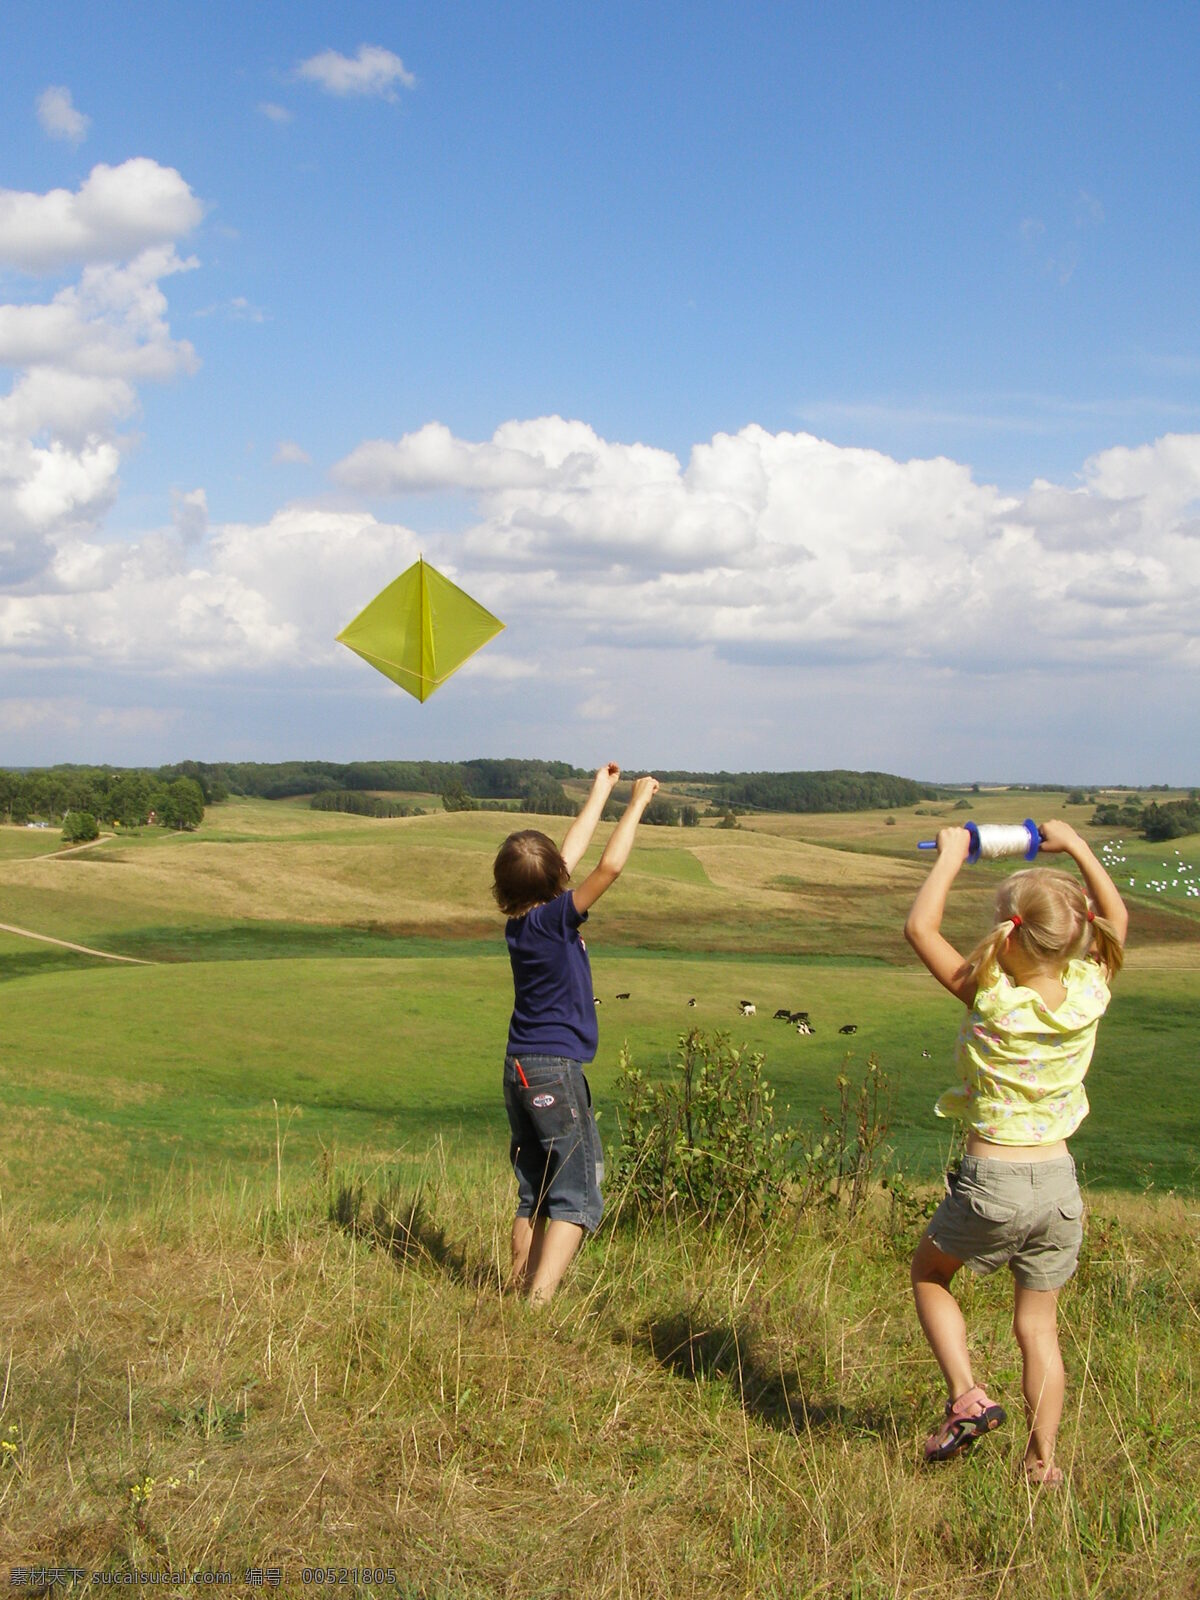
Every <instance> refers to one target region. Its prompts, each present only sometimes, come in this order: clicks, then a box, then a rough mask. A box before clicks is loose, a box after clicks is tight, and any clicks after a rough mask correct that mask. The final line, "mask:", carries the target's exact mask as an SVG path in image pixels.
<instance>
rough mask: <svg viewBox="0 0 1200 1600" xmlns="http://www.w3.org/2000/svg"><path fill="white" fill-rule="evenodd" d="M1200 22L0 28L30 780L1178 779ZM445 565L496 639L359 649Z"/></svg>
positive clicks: (1196, 340)
mask: <svg viewBox="0 0 1200 1600" xmlns="http://www.w3.org/2000/svg"><path fill="white" fill-rule="evenodd" d="M1198 69H1200V22H1198V21H1197V17H1196V13H1195V11H1194V8H1191V7H1185V6H1182V5H1180V6H1173V5H1156V6H1153V7H1150V8H1143V9H1142V10H1141V11H1140V12H1138V11H1133V10H1131V9H1129V8H1124V7H1115V6H1108V5H1100V6H1094V5H1093V6H1087V7H1084V6H1058V7H1052V8H1047V7H1041V6H1032V5H1008V6H1005V7H1003V8H999V7H997V8H990V10H985V8H981V7H962V6H951V5H929V6H923V7H907V6H900V5H887V4H875V5H866V4H864V5H847V6H842V7H836V8H830V7H816V6H805V5H798V6H782V5H754V4H751V5H747V6H743V7H739V8H736V9H735V8H733V7H731V6H717V5H703V4H701V5H696V4H692V5H686V6H685V5H673V4H656V5H646V4H637V5H634V4H614V5H608V6H604V7H584V6H582V5H575V4H553V5H552V4H548V3H547V4H543V5H520V4H517V5H506V6H496V5H491V6H484V5H480V4H454V3H448V4H445V5H441V6H436V7H430V6H420V7H418V6H408V5H403V4H388V5H382V4H340V5H338V6H336V7H331V6H329V5H320V6H318V5H315V4H303V3H289V4H287V5H272V4H258V5H254V6H244V5H238V6H235V5H232V4H224V3H215V4H213V3H210V4H205V5H200V4H193V3H191V0H179V3H176V4H174V5H172V6H169V7H159V8H150V7H143V6H134V5H121V4H117V5H114V6H108V7H104V8H96V7H94V6H84V5H82V4H74V3H67V4H65V5H64V6H62V7H60V8H59V9H58V11H57V12H56V25H55V26H54V27H53V28H48V27H47V26H46V25H45V20H44V10H43V9H42V8H39V7H35V6H33V5H30V4H25V3H23V0H16V3H12V0H10V4H8V5H7V6H6V7H5V9H4V12H3V14H2V15H0V149H2V150H3V155H4V160H3V166H2V167H0V661H2V671H3V676H2V678H0V761H3V762H6V763H9V764H17V763H26V762H43V761H52V760H104V759H107V760H111V761H115V762H122V763H135V762H157V761H162V760H169V759H175V758H179V757H183V756H188V755H192V756H198V757H201V758H208V759H216V758H219V757H222V756H228V757H247V758H259V759H264V760H269V759H282V758H285V757H289V756H325V757H328V758H331V759H337V758H343V757H346V758H348V757H351V756H388V755H394V756H401V755H424V756H444V757H453V756H470V755H481V754H492V755H505V754H524V755H543V756H555V757H560V758H564V759H567V760H572V761H577V762H579V763H581V764H593V763H595V762H598V761H600V760H602V759H607V758H608V757H610V756H611V757H614V758H616V759H619V760H621V761H622V762H624V763H625V764H626V765H628V766H661V767H677V766H687V767H695V768H708V767H730V768H737V767H740V768H746V767H771V768H780V767H821V766H835V765H836V766H851V767H880V768H885V769H888V770H895V771H901V772H905V773H910V774H912V775H914V776H921V777H930V778H946V779H952V778H967V779H969V778H1014V779H1016V778H1023V779H1028V780H1054V779H1059V778H1061V779H1063V780H1065V781H1071V782H1076V781H1078V782H1097V781H1106V780H1111V781H1132V782H1138V781H1141V782H1151V781H1171V782H1195V781H1197V779H1198V777H1200V773H1198V772H1197V767H1196V757H1195V751H1196V749H1197V746H1198V743H1200V741H1198V738H1197V735H1198V734H1200V712H1198V710H1197V707H1198V706H1200V696H1198V695H1197V692H1196V691H1197V687H1198V685H1197V669H1198V667H1200V645H1198V642H1197V631H1196V619H1197V602H1198V600H1200V295H1198V293H1197V288H1198V284H1197V276H1198V268H1197V262H1198V261H1200V189H1198V184H1197V178H1196V173H1197V171H1198V170H1200V163H1198V161H1197V157H1198V154H1200V151H1198V148H1197V147H1198V143H1200V140H1198V135H1200V113H1198V111H1197V96H1196V94H1195V88H1194V86H1195V83H1196V81H1197V79H1198ZM418 552H423V553H424V554H425V555H426V557H427V558H428V559H431V560H433V561H435V562H436V563H437V564H438V565H439V566H441V567H442V568H443V569H444V570H445V571H447V572H448V573H449V574H450V575H451V576H453V577H454V578H455V579H456V581H458V582H459V583H461V584H462V585H463V586H464V587H465V588H467V589H468V590H469V591H470V592H471V593H473V594H475V595H476V596H477V597H478V598H479V599H480V600H481V601H483V603H484V604H486V605H488V606H489V607H490V608H491V609H492V610H494V611H496V612H497V614H498V615H500V616H502V617H503V618H504V619H505V621H506V622H507V624H508V627H507V630H506V632H505V633H504V634H503V635H502V636H501V637H500V639H498V640H497V641H496V642H495V643H494V644H493V645H491V646H489V647H488V648H487V650H486V651H484V652H482V653H481V654H480V656H479V657H477V658H476V660H475V661H474V662H473V663H472V664H471V665H470V666H469V667H467V668H464V669H463V671H462V672H461V673H460V674H459V675H458V676H457V677H456V678H454V679H453V680H452V681H451V682H450V683H449V684H447V685H446V686H445V687H444V688H443V689H442V690H440V691H439V693H438V694H437V695H436V696H435V697H434V698H433V699H431V700H430V701H429V702H427V703H426V705H425V706H423V707H422V706H418V705H417V704H416V702H415V701H411V700H409V699H408V698H407V697H406V696H403V695H402V694H401V693H400V692H399V691H397V690H396V689H394V688H393V687H392V686H391V685H389V684H387V683H386V682H385V681H384V680H383V679H381V678H378V677H377V676H376V675H375V674H372V673H371V672H370V671H369V669H368V668H366V667H365V666H364V665H363V664H362V663H361V662H360V661H358V660H357V658H355V657H352V656H351V655H349V654H348V653H347V652H345V651H343V650H341V649H340V648H339V647H337V646H336V645H334V644H333V642H332V641H333V635H334V634H336V632H337V631H338V629H339V628H340V627H341V626H342V624H343V623H344V622H346V621H347V620H348V619H349V617H350V616H352V615H353V614H354V613H355V612H356V611H357V610H358V609H360V607H361V606H362V605H363V604H364V603H365V601H366V600H367V599H369V598H370V597H371V596H372V595H373V594H374V593H375V592H376V590H378V589H379V588H381V587H382V586H383V585H384V584H385V583H386V582H388V581H389V580H390V578H391V577H393V576H394V575H395V574H396V573H397V572H398V571H400V570H401V568H402V567H404V566H406V565H407V564H408V562H409V561H410V560H411V559H413V558H414V557H415V555H416V554H417V553H418Z"/></svg>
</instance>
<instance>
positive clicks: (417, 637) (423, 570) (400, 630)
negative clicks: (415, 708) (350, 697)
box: [338, 560, 504, 700]
mask: <svg viewBox="0 0 1200 1600" xmlns="http://www.w3.org/2000/svg"><path fill="white" fill-rule="evenodd" d="M503 627H504V624H503V623H502V622H501V621H500V620H499V618H497V617H494V616H493V615H492V613H491V612H490V611H485V610H484V608H483V607H482V606H481V605H480V604H479V602H478V601H477V600H472V599H471V596H470V595H469V594H464V593H463V591H462V590H461V589H460V588H459V587H458V585H457V584H453V583H451V582H450V580H449V578H443V576H442V574H441V573H440V572H439V571H438V570H437V568H436V567H431V566H430V565H429V564H428V562H426V561H424V560H418V561H415V562H414V563H413V565H412V566H411V567H409V568H408V570H407V571H406V572H402V573H401V574H400V576H399V577H398V578H396V579H395V580H394V581H393V582H391V583H389V584H388V586H387V588H386V589H384V590H382V591H381V592H380V593H379V594H377V595H376V596H375V598H374V600H372V601H371V602H370V603H369V604H368V605H366V606H364V607H363V609H362V610H361V611H360V612H359V613H358V615H357V616H356V617H355V619H354V621H353V622H348V623H347V624H346V626H345V627H344V628H343V629H342V631H341V633H339V634H338V642H339V643H340V644H344V645H345V646H346V647H347V648H348V649H350V650H353V651H354V653H355V654H356V655H360V656H361V657H362V658H363V660H364V661H369V662H370V663H371V665H372V666H373V667H375V668H376V669H377V670H378V671H380V672H382V673H383V675H384V677H385V678H390V679H391V680H392V682H393V683H398V684H399V685H400V687H401V688H402V689H407V690H408V692H409V694H412V695H416V697H417V699H418V700H428V698H429V696H430V695H431V694H432V693H433V691H434V690H435V689H438V688H440V687H441V685H442V684H443V683H445V681H446V679H447V678H448V677H449V676H450V675H451V673H453V672H457V671H458V669H459V667H461V666H462V664H463V662H464V661H466V660H467V659H468V658H469V657H471V656H473V655H474V654H475V652H476V650H479V649H481V648H482V647H483V646H484V645H485V644H486V643H487V642H488V640H489V639H494V638H495V637H496V635H497V634H498V633H499V632H500V630H501V629H502V628H503Z"/></svg>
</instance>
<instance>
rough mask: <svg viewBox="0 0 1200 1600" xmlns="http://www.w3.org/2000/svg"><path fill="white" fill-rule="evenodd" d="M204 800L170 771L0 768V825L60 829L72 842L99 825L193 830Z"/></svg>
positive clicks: (197, 788)
mask: <svg viewBox="0 0 1200 1600" xmlns="http://www.w3.org/2000/svg"><path fill="white" fill-rule="evenodd" d="M208 798H214V797H212V796H206V795H205V792H204V789H203V788H202V786H201V785H200V783H199V782H198V781H197V780H196V779H195V778H193V777H189V776H185V775H184V774H182V773H181V772H180V771H179V770H178V769H177V768H174V767H160V768H158V769H157V770H155V771H145V770H142V769H140V768H116V767H43V768H38V769H33V770H30V771H25V772H16V771H12V770H9V769H5V768H0V821H5V822H11V823H15V824H17V825H18V826H21V825H22V824H25V823H29V822H45V823H48V824H50V825H52V826H55V827H58V826H61V827H62V828H63V830H64V835H65V837H66V838H67V839H69V840H72V841H79V840H86V839H94V838H95V837H96V836H97V833H98V832H99V829H100V826H101V825H106V826H108V827H112V826H114V825H115V826H117V827H121V828H143V827H146V826H148V825H157V826H159V827H163V828H181V829H191V828H198V827H199V826H200V824H201V822H203V820H204V807H205V802H206V799H208ZM217 798H219V796H218V797H217Z"/></svg>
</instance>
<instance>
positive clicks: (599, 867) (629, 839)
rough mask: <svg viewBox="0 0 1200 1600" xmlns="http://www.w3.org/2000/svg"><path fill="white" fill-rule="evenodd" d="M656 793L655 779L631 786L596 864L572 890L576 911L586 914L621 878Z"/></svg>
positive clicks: (643, 779)
mask: <svg viewBox="0 0 1200 1600" xmlns="http://www.w3.org/2000/svg"><path fill="white" fill-rule="evenodd" d="M657 793H658V779H657V778H639V779H638V780H637V782H636V783H635V784H634V786H633V794H632V795H631V796H630V799H629V804H628V805H627V806H626V807H625V810H624V811H623V812H622V813H621V820H620V821H619V822H618V823H617V825H616V827H615V828H614V829H613V831H612V833H611V834H610V836H609V840H608V843H607V844H606V845H605V846H604V850H603V852H602V853H601V856H600V860H599V861H598V862H597V863H596V865H595V866H594V867H593V868H592V870H591V871H590V872H589V873H588V875H587V877H586V878H585V879H584V880H583V882H582V883H581V884H580V885H579V887H578V889H573V890H572V891H571V893H572V894H573V895H574V896H575V909H576V911H580V912H582V911H587V910H588V909H589V908H590V907H591V906H594V905H595V903H596V901H597V900H599V898H600V896H601V895H602V894H603V893H604V891H605V890H606V889H608V888H611V886H612V885H613V884H614V883H615V882H616V881H617V879H618V878H619V877H620V875H621V868H622V867H623V866H624V865H625V863H626V862H627V861H628V860H629V852H630V851H631V850H632V849H633V837H634V834H635V833H636V832H637V825H638V823H639V822H640V821H641V820H642V812H643V811H645V809H646V807H647V806H648V805H649V804H650V802H651V800H653V799H654V796H655V795H656V794H657Z"/></svg>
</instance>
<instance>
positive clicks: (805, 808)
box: [0, 757, 937, 827]
mask: <svg viewBox="0 0 1200 1600" xmlns="http://www.w3.org/2000/svg"><path fill="white" fill-rule="evenodd" d="M590 776H591V772H590V770H589V769H585V768H579V767H573V766H572V765H571V764H570V763H569V762H565V761H542V760H534V759H528V758H522V757H508V758H504V759H490V758H482V757H481V758H477V759H473V760H469V761H349V762H337V761H275V762H259V761H217V762H206V761H181V762H176V763H173V764H171V765H168V766H164V767H158V768H153V769H121V768H115V767H108V766H103V767H83V766H66V765H63V766H55V767H47V768H40V769H30V770H25V771H14V770H8V771H0V817H6V818H7V819H8V820H10V821H14V822H15V821H22V822H24V821H29V820H32V819H34V818H38V819H42V820H45V821H52V822H59V821H61V820H62V818H63V816H64V815H66V814H68V813H71V812H84V813H88V814H90V815H92V816H94V817H96V818H97V819H98V821H100V822H102V823H107V824H111V823H114V822H115V823H119V824H120V825H121V826H122V827H136V826H143V825H144V824H145V823H146V821H147V819H148V818H149V816H150V814H151V812H153V813H154V814H155V820H156V821H158V822H162V823H164V825H165V826H168V827H195V826H196V825H197V824H198V822H199V820H200V819H201V818H202V817H203V814H204V807H205V806H206V805H214V804H217V803H219V802H220V801H221V800H223V799H225V798H226V797H227V796H229V795H245V796H252V797H255V798H258V799H264V800H282V799H287V798H292V797H295V796H298V795H308V796H311V797H312V804H313V805H314V806H317V807H319V808H320V809H329V810H339V811H350V812H353V813H356V814H357V813H361V814H366V815H374V816H378V815H397V814H400V815H403V814H404V813H403V812H402V811H401V812H399V813H397V812H396V811H394V810H390V809H388V810H381V809H378V808H377V807H376V805H375V804H374V803H372V804H371V805H370V806H367V805H365V804H360V803H359V801H358V800H351V799H350V798H349V797H351V796H359V797H361V798H362V800H363V801H364V802H365V801H366V800H368V799H370V798H371V797H372V796H378V795H380V794H382V795H385V796H386V795H393V794H396V793H397V792H400V793H406V794H410V795H422V794H428V795H431V796H437V797H441V799H442V800H443V803H444V805H445V808H446V809H447V810H463V809H467V808H471V807H475V806H488V805H503V806H504V808H505V809H512V810H519V811H527V812H531V813H535V812H536V813H538V814H539V815H542V816H546V815H550V816H556V815H557V816H572V815H573V814H574V813H575V811H576V810H577V802H576V801H575V800H574V799H573V798H572V797H571V796H570V795H569V794H568V793H567V791H566V790H565V789H564V787H563V783H564V780H587V779H588V778H590ZM659 776H660V777H661V778H662V779H663V780H664V782H666V783H668V784H670V785H672V786H674V787H676V788H682V789H684V790H685V792H686V791H687V790H688V789H691V791H692V798H695V799H699V800H703V801H704V803H705V804H706V805H707V806H708V808H709V814H710V815H712V814H714V808H715V814H718V815H729V816H731V817H732V815H733V814H734V813H735V812H739V811H793V812H812V811H857V810H867V809H874V808H888V807H902V806H907V805H911V804H913V803H915V802H917V801H920V800H930V799H936V798H937V792H936V791H935V790H933V789H931V788H930V787H928V786H927V785H924V784H920V783H916V782H914V781H913V780H911V779H909V778H899V777H895V776H893V775H892V774H889V773H883V772H851V771H845V770H836V771H826V772H749V773H737V772H733V773H731V772H665V773H660V774H659ZM615 803H616V797H614V804H615ZM399 804H403V802H397V801H391V800H386V799H385V800H382V801H380V802H379V806H380V807H391V806H394V805H399ZM698 815H699V814H698V811H697V808H696V806H695V805H693V804H692V803H691V801H690V799H689V800H688V801H686V802H684V803H682V804H680V803H677V802H674V801H671V800H669V799H667V798H666V797H664V796H659V797H657V798H656V801H655V803H654V806H653V807H652V808H651V811H650V812H648V813H647V817H646V820H647V821H650V822H657V823H662V824H666V825H668V826H669V825H678V824H680V823H682V824H683V826H685V827H687V826H691V825H694V824H695V822H696V821H698Z"/></svg>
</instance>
